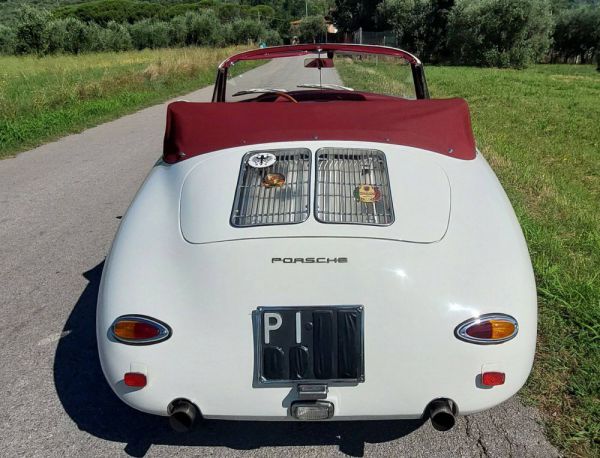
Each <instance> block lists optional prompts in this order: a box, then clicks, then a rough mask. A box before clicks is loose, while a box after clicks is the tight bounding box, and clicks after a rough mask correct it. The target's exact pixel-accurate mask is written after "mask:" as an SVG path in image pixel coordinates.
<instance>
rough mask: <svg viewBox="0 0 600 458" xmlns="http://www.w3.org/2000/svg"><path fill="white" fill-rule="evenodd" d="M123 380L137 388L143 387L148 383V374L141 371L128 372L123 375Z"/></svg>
mask: <svg viewBox="0 0 600 458" xmlns="http://www.w3.org/2000/svg"><path fill="white" fill-rule="evenodd" d="M123 381H124V382H125V385H127V386H131V387H135V388H143V387H145V386H146V383H147V379H146V376H145V375H144V374H140V373H139V372H127V373H126V374H125V376H124V377H123Z"/></svg>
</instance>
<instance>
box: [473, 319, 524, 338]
mask: <svg viewBox="0 0 600 458" xmlns="http://www.w3.org/2000/svg"><path fill="white" fill-rule="evenodd" d="M514 332H515V325H514V323H511V322H510V321H503V320H489V321H483V322H481V323H479V324H474V325H473V326H471V327H469V328H467V330H466V333H467V335H469V336H471V337H475V338H477V339H492V340H497V339H504V338H506V337H509V336H511V335H512V334H513V333H514Z"/></svg>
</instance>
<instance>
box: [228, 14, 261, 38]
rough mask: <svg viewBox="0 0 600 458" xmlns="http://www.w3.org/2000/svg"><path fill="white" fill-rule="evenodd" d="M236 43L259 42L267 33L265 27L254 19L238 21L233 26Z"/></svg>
mask: <svg viewBox="0 0 600 458" xmlns="http://www.w3.org/2000/svg"><path fill="white" fill-rule="evenodd" d="M232 29H233V39H234V42H235V43H248V42H249V41H251V42H253V43H254V42H257V41H258V40H259V39H260V38H261V37H262V36H263V34H264V33H265V31H266V29H265V26H264V25H263V24H262V23H260V22H258V21H255V20H253V19H238V20H236V21H234V22H233V24H232Z"/></svg>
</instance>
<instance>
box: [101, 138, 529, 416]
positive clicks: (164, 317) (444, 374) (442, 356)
mask: <svg viewBox="0 0 600 458" xmlns="http://www.w3.org/2000/svg"><path fill="white" fill-rule="evenodd" d="M332 147H334V148H335V147H340V148H348V149H356V150H364V149H369V150H379V151H381V152H383V154H384V155H385V158H386V161H387V168H388V172H389V177H390V188H391V198H392V200H393V203H394V213H395V221H394V223H393V224H390V225H387V226H369V225H356V224H324V223H322V222H320V221H318V220H317V219H316V218H315V215H314V212H313V211H311V212H309V215H308V218H307V220H306V221H304V222H302V223H300V224H282V225H266V226H253V227H244V228H239V227H234V226H233V225H232V224H230V216H231V212H232V203H233V197H234V195H235V193H236V186H237V183H238V175H239V173H240V163H241V162H242V160H243V158H244V157H245V156H246V155H247V154H248V153H249V152H251V151H263V150H278V149H289V148H305V149H308V150H310V155H311V160H312V162H313V163H314V161H315V153H316V152H317V151H318V150H320V149H321V148H332ZM315 169H316V167H312V168H311V176H310V187H309V189H310V192H311V202H314V199H315V195H314V194H315V185H314V183H315V179H316V178H315V173H316V172H315ZM307 258H311V259H312V258H314V259H315V262H311V261H307ZM340 258H344V259H345V261H341V262H333V261H331V262H325V261H322V262H316V260H317V259H321V260H322V259H330V260H331V259H338V260H339V259H340ZM324 305H327V306H345V305H360V306H361V307H362V308H363V313H364V317H363V320H364V321H363V326H364V329H363V333H364V334H363V335H364V337H363V339H364V341H363V345H364V355H363V358H364V381H363V380H361V381H360V382H358V383H350V384H344V383H327V382H326V381H325V382H324V383H326V384H327V393H326V399H325V400H326V401H327V402H329V403H331V405H332V406H333V412H334V413H333V417H332V419H334V420H356V419H410V418H421V417H423V416H424V413H425V411H426V408H427V406H428V405H429V404H430V402H431V401H432V400H435V399H440V398H444V399H450V400H452V401H453V402H454V404H455V407H456V410H457V412H458V413H460V414H464V415H468V414H471V413H474V412H478V411H481V410H484V409H488V408H491V407H493V406H495V405H497V404H499V403H501V402H503V401H505V400H507V399H508V398H510V397H511V396H513V395H514V394H515V393H516V392H517V391H518V390H519V389H520V388H521V387H522V386H523V384H524V383H525V381H526V379H527V377H528V375H529V373H530V370H531V367H532V363H533V358H534V352H535V343H536V329H537V321H536V320H537V300H536V288H535V282H534V276H533V272H532V267H531V262H530V259H529V254H528V251H527V246H526V243H525V240H524V237H523V234H522V231H521V228H520V226H519V224H518V221H517V219H516V217H515V214H514V212H513V209H512V207H511V205H510V202H509V201H508V198H507V196H506V194H505V192H504V190H503V189H502V187H501V185H500V183H499V182H498V180H497V178H496V176H495V175H494V173H493V171H492V170H491V168H490V167H489V165H488V163H487V162H486V161H485V159H484V158H483V157H482V155H481V154H480V153H479V152H478V153H477V154H476V157H475V158H474V159H472V160H467V161H465V160H457V159H455V158H452V157H448V156H447V155H442V154H436V153H432V152H431V151H427V150H424V149H419V148H415V147H409V146H403V145H394V144H389V143H374V142H360V141H344V142H342V141H335V140H331V141H327V140H313V141H290V142H268V143H264V144H252V145H243V146H237V147H232V148H226V149H223V150H218V151H213V152H210V153H207V154H202V155H199V156H196V157H191V158H189V159H186V160H184V161H182V162H179V163H176V164H166V163H164V162H159V163H157V164H156V165H155V167H154V168H153V169H152V171H151V173H150V175H149V176H148V178H147V179H146V181H145V182H144V184H143V185H142V187H141V189H140V190H139V192H138V194H137V196H136V197H135V199H134V201H133V203H132V204H131V206H130V208H129V209H128V211H127V213H126V214H125V215H124V217H123V219H122V222H121V226H120V228H119V230H118V233H117V235H116V238H115V240H114V243H113V245H112V248H111V251H110V254H109V256H108V257H107V259H106V262H105V266H104V271H103V275H102V282H101V285H100V292H99V299H98V312H97V335H98V348H99V354H100V360H101V363H102V368H103V371H104V374H105V376H106V379H107V381H108V383H109V384H110V386H111V387H112V389H113V390H114V392H115V393H116V394H117V396H118V397H119V398H121V399H122V400H123V401H124V402H125V403H127V404H128V405H130V406H131V407H133V408H135V409H138V410H141V411H144V412H147V413H151V414H156V415H165V416H166V415H169V414H170V413H171V407H170V406H171V403H172V402H173V401H174V400H176V399H186V400H188V401H189V402H191V403H193V404H194V405H195V406H197V408H198V409H199V411H200V413H201V415H202V416H203V417H204V418H215V419H236V420H293V419H294V418H293V416H292V415H291V414H290V406H291V405H292V403H293V402H294V401H297V400H298V399H299V395H298V392H297V390H296V386H295V384H293V383H286V384H282V385H278V384H274V385H268V384H267V385H263V384H261V383H260V380H258V379H257V367H256V364H257V362H256V345H257V344H256V339H257V338H258V336H260V335H261V333H260V332H258V331H259V330H257V325H256V321H255V314H256V313H257V310H258V309H259V308H266V309H267V310H268V309H269V308H270V307H298V306H303V307H304V306H306V307H310V306H324ZM488 313H501V314H506V315H509V316H511V317H514V318H515V319H516V321H517V322H518V333H517V334H516V336H515V337H514V338H513V339H511V340H509V341H507V342H504V343H502V344H497V345H476V344H473V343H470V342H465V341H463V340H460V339H458V338H457V337H456V335H455V329H456V328H457V326H458V325H459V324H461V323H462V322H464V321H465V320H468V319H471V318H474V317H478V316H480V315H483V314H488ZM123 315H142V316H149V317H153V318H155V319H157V320H160V321H161V322H163V323H167V324H168V326H169V327H170V329H171V330H172V335H170V337H169V338H168V339H167V340H164V341H162V342H159V343H157V344H155V345H127V344H124V343H122V342H120V341H118V340H115V339H114V338H113V337H112V336H111V328H112V325H113V323H114V322H115V320H116V319H117V318H118V317H120V316H123ZM261 331H262V330H261ZM487 371H499V372H502V373H504V374H506V380H505V383H504V384H502V385H499V386H494V387H486V386H482V384H481V374H482V373H484V372H487ZM129 372H134V373H141V374H144V375H145V376H146V377H147V384H146V386H144V387H143V388H135V387H130V386H127V385H126V384H125V383H124V382H123V378H124V374H125V373H129Z"/></svg>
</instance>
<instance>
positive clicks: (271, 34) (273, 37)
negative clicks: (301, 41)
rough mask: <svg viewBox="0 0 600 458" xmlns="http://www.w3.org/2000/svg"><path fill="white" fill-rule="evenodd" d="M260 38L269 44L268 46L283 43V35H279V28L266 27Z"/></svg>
mask: <svg viewBox="0 0 600 458" xmlns="http://www.w3.org/2000/svg"><path fill="white" fill-rule="evenodd" d="M260 38H261V40H262V41H264V42H265V43H266V44H267V46H277V45H280V44H283V40H282V39H281V35H279V32H278V31H277V30H273V29H266V30H265V31H264V32H263V33H262V36H261V37H260Z"/></svg>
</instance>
